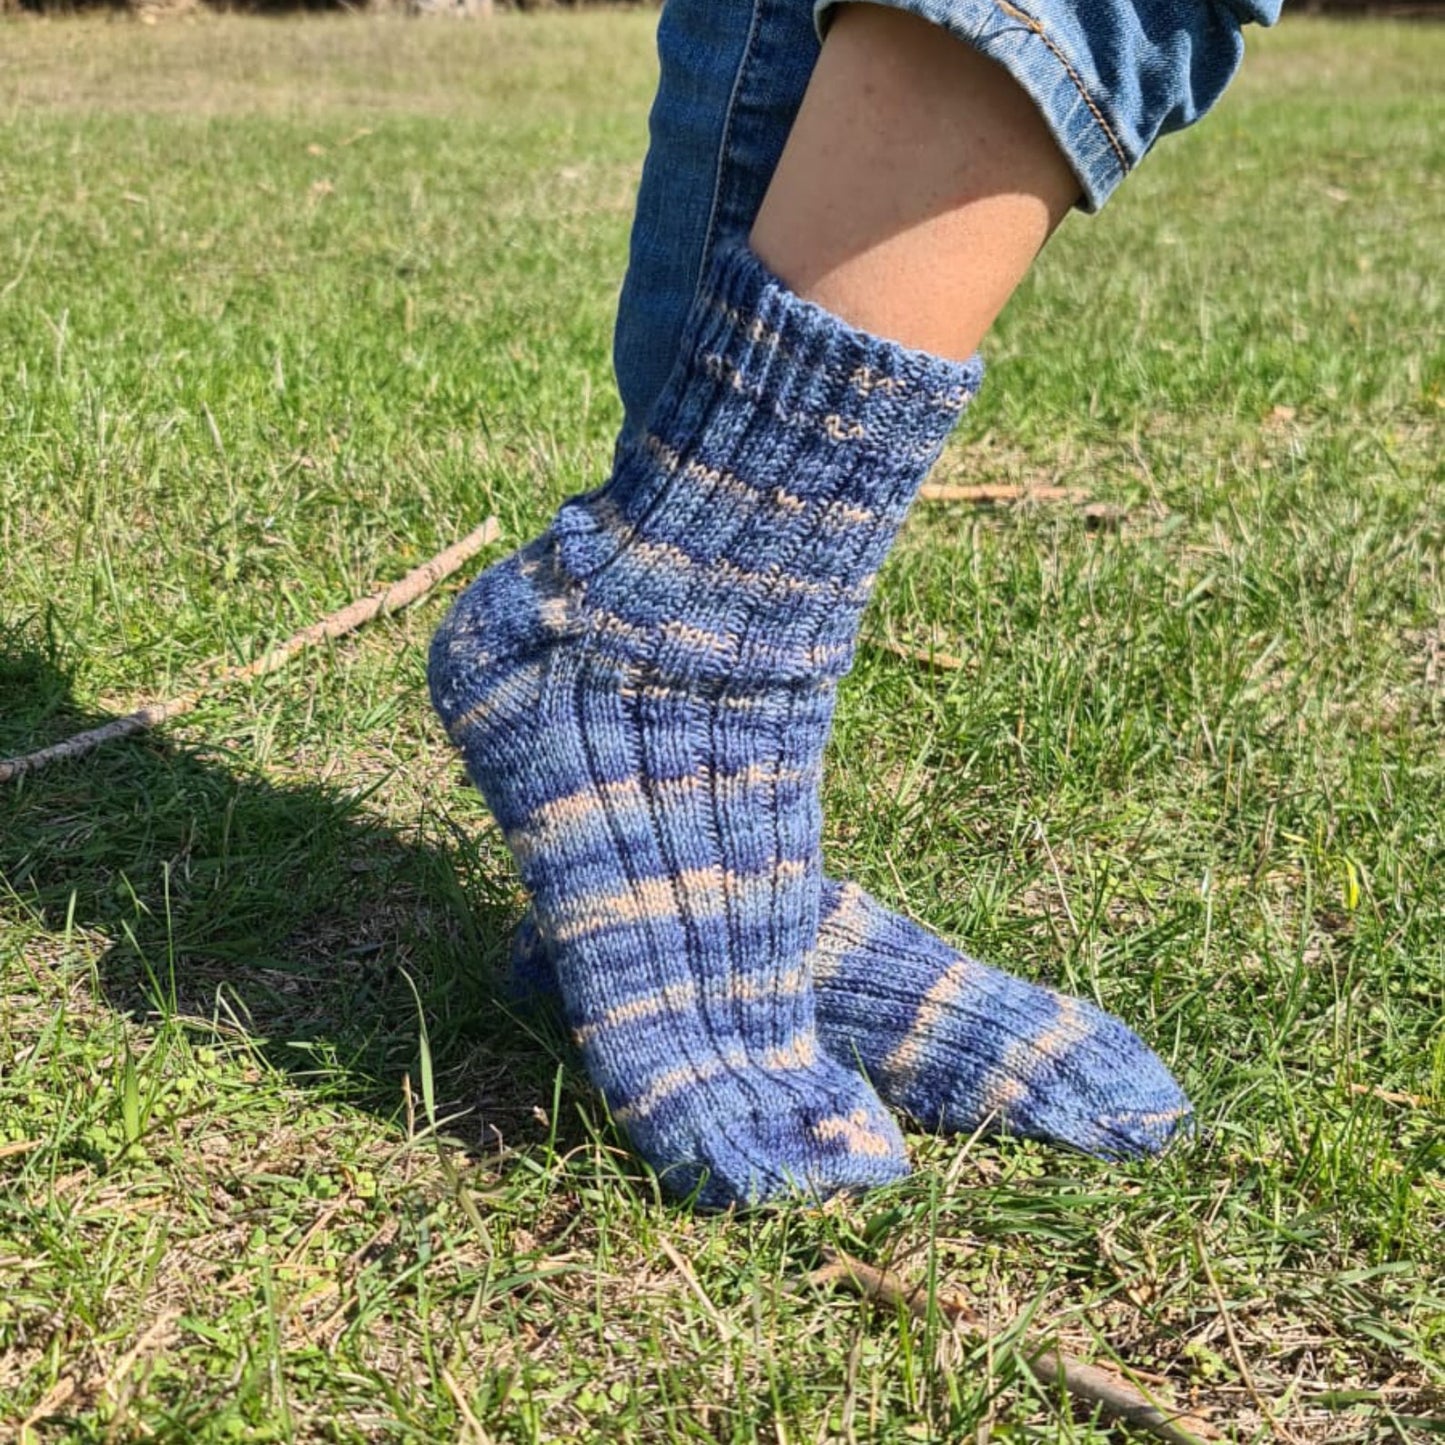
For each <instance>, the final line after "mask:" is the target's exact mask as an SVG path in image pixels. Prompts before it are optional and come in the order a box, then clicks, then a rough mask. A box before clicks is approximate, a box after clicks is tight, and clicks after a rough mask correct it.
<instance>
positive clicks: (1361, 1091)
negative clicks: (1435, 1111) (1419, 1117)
mask: <svg viewBox="0 0 1445 1445" xmlns="http://www.w3.org/2000/svg"><path fill="white" fill-rule="evenodd" d="M1350 1093H1352V1094H1356V1095H1363V1096H1364V1097H1365V1098H1369V1099H1380V1100H1383V1101H1384V1102H1385V1103H1386V1104H1408V1105H1409V1106H1410V1108H1412V1109H1428V1108H1429V1107H1430V1101H1429V1099H1427V1098H1425V1097H1424V1096H1423V1095H1421V1094H1402V1093H1398V1092H1397V1091H1396V1090H1394V1089H1382V1088H1381V1087H1380V1086H1379V1085H1378V1084H1351V1085H1350Z"/></svg>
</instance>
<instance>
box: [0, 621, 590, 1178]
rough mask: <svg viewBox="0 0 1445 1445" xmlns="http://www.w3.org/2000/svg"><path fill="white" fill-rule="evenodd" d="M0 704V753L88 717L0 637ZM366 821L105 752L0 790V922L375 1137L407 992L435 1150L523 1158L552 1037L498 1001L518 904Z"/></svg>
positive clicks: (408, 1049)
mask: <svg viewBox="0 0 1445 1445" xmlns="http://www.w3.org/2000/svg"><path fill="white" fill-rule="evenodd" d="M0 699H3V705H0V756H8V755H10V754H12V753H16V752H22V751H26V750H28V749H30V748H32V747H35V746H39V745H43V744H44V743H47V742H50V741H54V740H56V739H58V738H61V737H65V736H68V735H70V734H72V733H74V732H78V731H80V730H82V729H84V728H88V727H94V726H97V725H98V724H99V723H101V722H104V721H105V720H106V719H105V718H103V717H98V716H95V715H87V714H85V713H84V712H82V711H81V710H80V709H78V708H77V707H76V706H75V704H74V701H73V698H72V689H71V685H70V680H69V677H68V676H67V673H66V671H65V669H64V667H63V664H62V663H61V661H60V660H59V658H58V655H57V652H56V649H54V648H53V647H46V646H43V645H42V646H35V645H33V644H22V643H21V642H20V641H19V639H17V638H15V637H14V636H10V637H7V636H6V635H4V634H3V633H0ZM363 803H364V795H360V794H354V793H346V792H342V791H340V790H339V789H335V788H331V787H327V786H325V785H322V784H298V785H291V784H287V785H284V786H276V785H273V784H270V783H267V782H265V781H261V780H258V779H256V778H253V777H247V776H244V775H243V774H241V773H239V772H237V771H233V770H232V769H231V768H230V767H228V766H227V763H226V759H225V756H224V754H223V753H221V752H219V751H209V750H198V749H195V748H188V747H181V746H177V745H175V744H173V743H169V742H167V741H165V740H164V739H163V738H162V737H161V736H160V735H158V734H151V735H149V736H146V737H143V738H139V739H131V740H127V741H123V742H119V743H115V744H109V745H106V746H105V747H102V748H101V749H99V750H98V751H96V752H94V753H92V754H90V755H88V756H86V757H83V758H78V759H76V760H73V761H70V762H64V763H60V764H56V765H52V766H51V767H50V768H49V769H46V770H45V771H43V772H40V773H37V774H34V775H31V776H29V777H26V778H23V779H21V780H20V781H19V782H18V783H16V782H11V783H5V784H0V884H3V885H4V886H3V887H0V920H3V917H4V914H5V913H11V914H13V913H14V912H15V911H16V909H17V906H18V908H19V909H21V910H23V911H24V912H26V913H28V914H30V915H32V916H33V917H34V918H35V919H37V920H38V921H39V923H40V925H41V926H42V927H43V928H44V929H46V930H47V931H48V932H50V933H52V934H60V933H62V932H64V931H65V930H66V929H67V927H71V928H73V929H75V930H77V931H80V932H84V933H85V934H87V935H91V936H95V935H99V939H98V941H99V942H100V944H101V947H102V949H103V953H102V957H101V959H100V963H99V966H98V967H99V977H100V984H101V989H102V992H103V994H104V997H105V1000H106V1002H107V1003H109V1005H110V1006H112V1007H114V1008H116V1009H118V1010H121V1011H123V1012H126V1013H130V1014H132V1015H134V1016H135V1017H137V1018H138V1019H141V1020H144V1019H146V1018H147V1017H155V1016H156V1015H158V1014H165V1013H175V1014H180V1015H183V1016H187V1017H192V1018H195V1019H198V1020H211V1019H218V1020H220V1021H221V1022H222V1024H223V1025H225V1024H236V1025H239V1027H240V1029H241V1030H242V1032H243V1033H244V1034H245V1035H246V1036H247V1038H248V1039H249V1041H250V1043H251V1045H252V1047H254V1049H255V1051H256V1052H257V1053H258V1054H260V1055H261V1056H262V1057H263V1058H265V1059H266V1060H267V1061H269V1062H270V1063H271V1064H272V1065H274V1066H275V1067H277V1068H279V1069H282V1070H285V1071H286V1072H287V1073H288V1074H290V1075H291V1076H293V1077H294V1078H295V1079H297V1080H298V1081H300V1082H302V1083H303V1084H305V1085H306V1086H308V1087H310V1088H313V1089H315V1090H318V1091H321V1092H324V1093H326V1094H327V1095H328V1096H330V1097H332V1098H342V1099H345V1100H346V1101H347V1102H349V1103H352V1104H355V1105H358V1106H360V1107H363V1108H366V1109H368V1110H371V1111H373V1112H375V1113H377V1114H379V1115H381V1116H383V1117H386V1118H393V1117H396V1116H397V1115H398V1114H399V1113H400V1112H401V1111H402V1109H403V1099H404V1094H403V1077H404V1076H407V1075H409V1076H410V1078H411V1080H412V1081H413V1083H415V1081H416V1080H417V1078H418V1062H419V1054H420V1049H419V1040H420V1032H419V1027H418V1022H419V1021H418V1014H417V1002H416V997H415V996H414V995H413V993H412V989H411V986H410V985H409V984H408V982H407V977H408V976H409V977H410V979H411V980H412V981H413V982H414V984H415V986H416V989H417V992H418V994H419V995H420V999H421V1004H422V1008H423V1010H424V1012H425V1017H426V1023H427V1034H428V1039H429V1044H430V1052H431V1057H432V1061H433V1066H434V1069H435V1074H436V1081H437V1082H436V1088H437V1099H438V1114H439V1116H440V1117H442V1118H443V1119H447V1118H452V1119H453V1122H452V1123H450V1124H449V1125H447V1126H446V1132H447V1133H448V1134H450V1135H451V1136H453V1137H456V1138H458V1139H460V1140H462V1142H463V1143H465V1144H467V1145H468V1146H470V1147H473V1148H478V1149H488V1150H489V1149H491V1148H492V1147H494V1146H495V1143H496V1141H497V1138H498V1134H500V1136H501V1138H502V1139H503V1140H505V1141H506V1143H507V1144H509V1145H516V1146H520V1147H526V1146H527V1145H528V1144H529V1143H530V1142H533V1141H534V1140H538V1139H541V1138H543V1137H545V1134H546V1131H545V1129H544V1128H543V1126H542V1124H541V1123H540V1122H539V1117H538V1110H539V1106H541V1107H543V1108H546V1107H550V1105H551V1103H552V1100H553V1087H554V1081H555V1075H556V1069H557V1064H558V1058H559V1046H560V1037H559V1035H558V1034H557V1031H556V1030H555V1029H552V1028H550V1027H548V1026H545V1025H544V1026H543V1027H542V1028H541V1029H540V1030H535V1029H534V1028H533V1026H532V1025H531V1024H530V1023H529V1022H526V1021H524V1020H523V1019H522V1018H521V1017H519V1015H518V1014H517V1012H516V1011H515V1010H513V1009H511V1008H510V1007H509V1006H508V1004H507V1001H506V996H505V967H506V956H507V948H508V944H509V940H510V937H511V932H512V928H513V926H514V924H515V922H516V901H515V894H514V892H513V890H512V888H511V887H510V885H508V884H504V883H497V882H494V881H490V880H489V879H488V878H487V876H486V874H485V871H484V870H483V869H482V868H481V867H480V864H479V862H478V859H477V858H476V855H475V854H469V853H468V852H467V850H466V847H465V844H463V846H462V848H461V850H460V852H459V853H458V854H457V855H454V854H453V853H452V851H451V850H450V849H448V850H446V851H443V850H441V849H439V848H434V847H431V846H428V845H427V844H426V843H425V842H424V841H423V842H416V841H412V840H408V839H403V838H401V837H399V836H398V835H397V834H396V833H395V832H394V831H392V830H391V829H389V828H387V827H386V826H385V825H383V824H382V823H380V822H379V821H377V820H376V819H375V818H373V817H371V816H369V815H368V813H367V812H366V810H365V808H364V806H363ZM438 826H440V824H438ZM459 867H460V868H462V869H464V870H467V869H470V870H472V872H473V877H472V879H471V882H472V883H473V884H474V886H473V887H472V888H471V892H470V894H467V893H464V892H463V889H462V886H461V883H460V882H459V880H458V877H457V869H458V868H459ZM489 893H490V894H492V895H495V896H494V897H490V898H489V897H487V896H486V895H487V894H489ZM478 894H481V895H483V897H482V899H481V901H480V902H479V901H478V898H477V896H476V895H478ZM12 895H13V896H12ZM16 899H18V900H19V903H18V905H17V903H16ZM416 1107H417V1110H418V1112H420V1108H421V1105H420V1101H419V1100H418V1102H417V1106H416ZM567 1112H568V1113H575V1111H571V1110H569V1111H567Z"/></svg>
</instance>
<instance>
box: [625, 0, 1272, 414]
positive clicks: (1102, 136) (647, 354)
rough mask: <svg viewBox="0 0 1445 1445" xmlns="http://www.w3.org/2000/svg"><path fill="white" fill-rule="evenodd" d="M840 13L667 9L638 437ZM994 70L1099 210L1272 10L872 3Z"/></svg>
mask: <svg viewBox="0 0 1445 1445" xmlns="http://www.w3.org/2000/svg"><path fill="white" fill-rule="evenodd" d="M834 3H835V0H816V3H815V0H666V3H665V4H664V6H663V11H662V19H661V22H660V24H659V26H658V32H657V43H658V51H659V55H660V57H661V62H662V75H661V80H660V82H659V84H658V90H657V99H656V100H655V101H654V103H653V107H652V117H651V121H650V125H651V136H652V139H651V145H650V147H649V149H648V155H647V163H646V165H645V166H644V167H643V173H642V188H641V191H640V192H639V195H638V200H637V215H636V219H635V220H634V222H633V228H632V252H631V257H630V260H629V262H628V269H627V279H626V281H625V282H624V284H623V288H622V302H621V306H620V308H619V310H618V317H617V331H616V336H615V338H614V346H613V356H614V362H615V365H616V369H617V382H618V386H619V387H620V389H621V392H622V401H623V405H624V407H625V408H626V412H627V421H626V429H627V430H628V431H629V432H630V431H632V430H634V429H636V428H638V427H640V426H641V425H642V423H643V421H644V419H645V418H646V416H647V413H648V412H649V411H650V410H651V407H652V403H653V400H654V399H655V397H656V396H657V394H658V393H659V392H660V391H661V390H662V386H663V383H664V382H665V381H666V380H667V376H668V373H669V372H670V371H671V369H672V363H673V358H674V356H675V354H676V352H677V347H678V341H679V338H680V336H681V333H682V326H683V321H684V319H685V318H686V316H687V313H688V309H689V307H690V306H691V305H692V300H693V296H694V293H695V292H696V290H697V286H698V283H699V279H700V277H701V275H702V273H703V270H704V268H705V266H706V263H707V260H708V258H709V256H710V254H711V252H712V249H713V247H714V246H715V245H716V244H717V243H718V242H719V241H721V240H727V239H729V238H731V237H735V236H738V235H745V234H746V233H747V232H749V231H750V230H751V229H752V224H753V219H754V217H755V216H756V215H757V213H758V207H759V206H760V205H761V204H762V200H763V193H764V192H765V191H766V190H767V187H768V182H769V181H770V180H771V179H772V174H773V170H774V168H775V167H776V165H777V163H778V157H779V156H780V155H781V154H782V150H783V142H784V141H786V140H787V138H788V132H789V130H790V129H791V128H792V124H793V117H794V116H795V115H796V114H797V111H798V106H799V104H800V103H801V101H802V98H803V91H804V90H805V89H806V87H807V84H808V78H809V77H810V76H811V75H812V72H813V66H814V63H815V62H816V61H817V58H818V48H819V42H818V35H819V34H820V33H821V32H822V30H823V29H825V28H826V24H827V19H828V13H829V11H830V10H831V8H832V5H833V4H834ZM875 3H884V4H889V5H893V6H895V7H896V8H898V9H900V10H908V11H911V12H913V13H914V14H917V15H921V16H922V17H924V18H925V19H927V20H930V21H932V22H933V23H934V24H936V25H939V26H941V27H942V28H943V29H945V30H947V31H949V32H950V33H951V34H953V35H955V36H957V37H958V38H959V39H960V40H963V41H965V42H966V43H967V44H969V45H972V46H973V47H974V48H975V49H977V50H979V51H981V52H982V53H983V54H985V55H987V56H989V57H990V58H992V59H993V60H995V61H997V62H998V63H999V64H1000V65H1002V66H1003V67H1004V68H1005V69H1006V70H1008V71H1009V73H1010V74H1011V75H1012V76H1013V77H1014V79H1015V80H1017V81H1018V82H1019V84H1020V85H1021V86H1022V87H1023V88H1024V90H1026V91H1027V92H1028V94H1029V95H1030V96H1031V97H1032V98H1033V100H1034V102H1035V103H1036V104H1037V105H1038V107H1039V109H1040V111H1041V112H1042V113H1043V116H1044V119H1045V121H1046V122H1047V124H1048V126H1049V128H1050V130H1051V131H1052V132H1053V135H1054V138H1055V139H1056V140H1057V141H1058V143H1059V146H1060V149H1061V150H1062V151H1063V153H1064V156H1065V157H1066V158H1067V159H1068V161H1069V164H1070V165H1071V166H1072V167H1073V170H1074V174H1075V175H1076V176H1077V177H1078V179H1079V184H1080V187H1081V189H1082V201H1081V205H1082V206H1083V207H1084V209H1086V210H1090V211H1093V210H1097V209H1098V208H1099V207H1100V206H1101V205H1102V204H1103V203H1104V201H1105V200H1106V199H1107V198H1108V196H1109V194H1110V193H1111V192H1112V191H1113V189H1114V187H1115V186H1117V185H1118V184H1119V182H1120V181H1121V180H1123V178H1124V177H1125V176H1126V175H1127V174H1128V173H1129V171H1131V170H1132V169H1133V168H1134V167H1135V166H1136V165H1137V164H1138V163H1139V161H1140V160H1141V159H1142V158H1143V157H1144V155H1145V153H1146V152H1147V151H1148V149H1149V147H1150V146H1152V145H1153V144H1154V142H1155V141H1156V140H1157V139H1158V138H1159V137H1160V136H1161V135H1166V134H1167V133H1168V132H1170V131H1174V130H1181V129H1182V128H1183V127H1185V126H1187V125H1190V124H1192V123H1193V122H1194V121H1196V120H1198V119H1199V117H1200V116H1202V115H1203V114H1204V113H1205V112H1206V111H1207V110H1208V109H1209V108H1210V106H1212V105H1213V104H1214V102H1215V101H1216V100H1218V99H1219V97H1220V95H1221V94H1222V93H1223V91H1224V88H1225V86H1226V85H1228V84H1229V81H1230V79H1231V77H1232V76H1233V75H1234V72H1235V70H1236V69H1237V68H1238V65H1239V61H1240V57H1241V55H1242V53H1243V41H1242V38H1241V35H1240V29H1241V26H1243V25H1244V24H1245V23H1246V22H1248V21H1255V22H1258V23H1259V24H1263V25H1269V24H1273V22H1274V21H1275V20H1276V19H1277V18H1278V16H1279V9H1280V4H1281V0H875Z"/></svg>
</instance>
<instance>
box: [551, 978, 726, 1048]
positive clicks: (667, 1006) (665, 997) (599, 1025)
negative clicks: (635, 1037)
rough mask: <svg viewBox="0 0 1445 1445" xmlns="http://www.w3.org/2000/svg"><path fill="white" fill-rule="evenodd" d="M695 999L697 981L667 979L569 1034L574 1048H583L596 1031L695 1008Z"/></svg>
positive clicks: (696, 998)
mask: <svg viewBox="0 0 1445 1445" xmlns="http://www.w3.org/2000/svg"><path fill="white" fill-rule="evenodd" d="M697 1001H698V993H697V985H696V984H695V983H693V981H692V980H691V979H684V980H683V981H682V982H681V983H670V984H668V985H667V986H666V987H665V988H660V989H658V990H657V991H656V992H655V993H648V994H643V995H642V996H641V997H640V998H635V999H631V1000H630V1001H629V1002H627V1003H620V1004H618V1005H617V1006H616V1007H615V1008H610V1009H608V1010H607V1012H606V1013H605V1014H603V1016H602V1017H601V1019H599V1020H598V1021H597V1022H596V1023H592V1024H583V1025H582V1027H581V1028H578V1029H573V1030H572V1038H573V1040H574V1042H575V1043H576V1044H577V1047H578V1048H583V1047H585V1046H586V1045H587V1044H589V1043H591V1042H592V1040H593V1039H595V1038H597V1037H598V1035H600V1034H604V1033H607V1032H608V1031H609V1030H611V1029H616V1028H625V1027H627V1026H628V1025H629V1024H635V1023H640V1022H641V1021H642V1020H643V1019H647V1018H655V1017H656V1016H657V1015H658V1014H681V1013H687V1012H691V1011H692V1010H694V1009H696V1007H697Z"/></svg>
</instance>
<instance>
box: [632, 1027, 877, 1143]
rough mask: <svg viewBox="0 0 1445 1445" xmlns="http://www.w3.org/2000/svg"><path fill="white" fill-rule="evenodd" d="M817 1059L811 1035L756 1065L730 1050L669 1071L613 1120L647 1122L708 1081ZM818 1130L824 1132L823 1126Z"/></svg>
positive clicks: (797, 1066) (783, 1069)
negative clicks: (673, 1100) (684, 1092)
mask: <svg viewBox="0 0 1445 1445" xmlns="http://www.w3.org/2000/svg"><path fill="white" fill-rule="evenodd" d="M817 1059H818V1047H817V1042H816V1041H815V1040H814V1039H813V1038H812V1037H811V1036H809V1035H804V1036H801V1037H799V1038H797V1039H794V1040H793V1042H792V1043H791V1044H783V1045H780V1046H779V1047H778V1048H775V1049H770V1050H769V1051H768V1052H767V1053H766V1054H764V1055H763V1057H762V1058H761V1059H760V1060H758V1061H757V1063H753V1062H752V1061H751V1060H749V1058H748V1056H747V1054H746V1053H745V1052H744V1051H743V1050H742V1049H728V1050H727V1051H726V1052H725V1053H722V1054H719V1055H718V1056H717V1057H715V1058H711V1059H704V1060H703V1061H702V1062H701V1063H700V1064H680V1065H678V1067H677V1068H675V1069H669V1070H668V1071H667V1072H666V1073H665V1074H662V1075H660V1076H659V1077H658V1078H656V1079H654V1080H653V1081H652V1083H651V1084H650V1085H649V1086H648V1087H647V1089H646V1090H644V1092H643V1093H642V1094H641V1095H639V1097H637V1098H636V1099H634V1100H633V1101H632V1102H631V1103H630V1104H625V1105H623V1106H622V1107H621V1108H620V1109H614V1110H613V1113H612V1117H613V1118H614V1119H615V1120H616V1121H617V1122H618V1123H619V1124H631V1123H635V1122H636V1121H637V1120H638V1119H645V1118H647V1116H648V1115H649V1114H652V1113H655V1112H656V1110H657V1109H658V1107H659V1106H660V1105H662V1104H663V1103H664V1102H666V1100H668V1099H670V1098H671V1097H672V1096H673V1095H675V1094H678V1093H680V1092H681V1091H682V1090H683V1089H688V1088H695V1087H696V1086H697V1085H699V1084H705V1083H707V1082H708V1080H709V1079H715V1078H717V1077H718V1075H719V1074H722V1073H724V1072H726V1071H728V1070H734V1071H736V1072H738V1073H747V1072H749V1071H750V1070H753V1069H756V1068H764V1069H775V1070H778V1071H779V1072H786V1071H788V1070H792V1069H809V1068H812V1066H813V1065H814V1064H815V1063H816V1062H817ZM858 1113H859V1114H861V1113H862V1111H861V1110H860V1111H858ZM857 1117H858V1115H855V1116H854V1118H855V1119H856V1118H857ZM864 1121H865V1122H866V1116H864ZM830 1122H832V1121H828V1120H825V1121H824V1123H825V1124H826V1123H830ZM836 1122H837V1123H838V1124H842V1125H845V1126H846V1124H847V1123H848V1121H846V1120H838V1121H836ZM818 1127H819V1128H821V1127H822V1125H819V1126H818Z"/></svg>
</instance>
